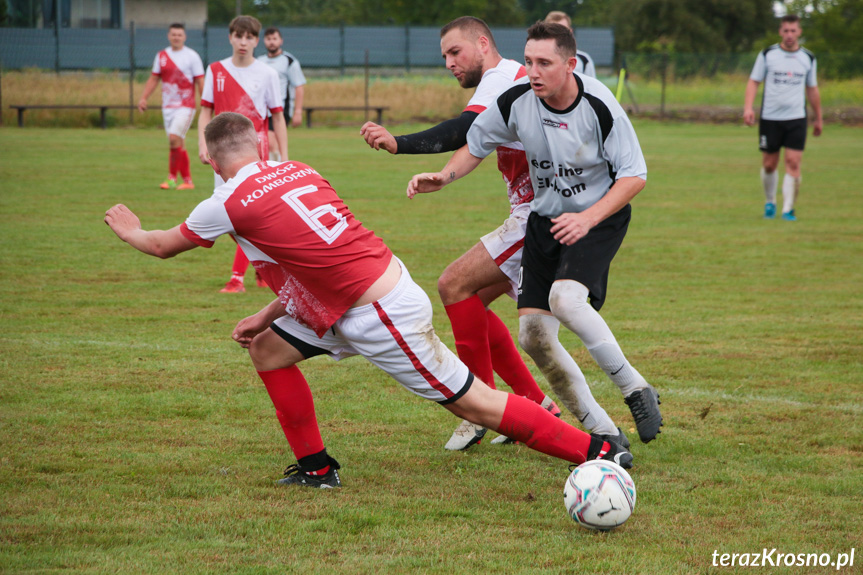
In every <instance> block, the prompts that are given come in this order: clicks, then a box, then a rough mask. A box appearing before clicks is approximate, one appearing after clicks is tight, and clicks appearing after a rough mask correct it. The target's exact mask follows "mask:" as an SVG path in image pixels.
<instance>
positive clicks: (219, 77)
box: [216, 72, 225, 92]
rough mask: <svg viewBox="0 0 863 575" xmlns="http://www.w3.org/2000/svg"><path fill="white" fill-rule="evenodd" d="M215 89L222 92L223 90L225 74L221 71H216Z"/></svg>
mask: <svg viewBox="0 0 863 575" xmlns="http://www.w3.org/2000/svg"><path fill="white" fill-rule="evenodd" d="M216 91H217V92H224V91H225V75H224V74H223V73H222V72H218V73H217V74H216Z"/></svg>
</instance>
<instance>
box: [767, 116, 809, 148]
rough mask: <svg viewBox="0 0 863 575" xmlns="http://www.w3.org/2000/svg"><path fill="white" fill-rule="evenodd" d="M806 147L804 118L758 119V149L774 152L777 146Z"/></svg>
mask: <svg viewBox="0 0 863 575" xmlns="http://www.w3.org/2000/svg"><path fill="white" fill-rule="evenodd" d="M805 147H806V118H800V119H799V120H760V121H759V122H758V149H759V150H761V151H762V152H767V153H768V154H775V153H776V152H778V151H779V148H788V149H790V150H800V151H801V152H802V151H803V148H805Z"/></svg>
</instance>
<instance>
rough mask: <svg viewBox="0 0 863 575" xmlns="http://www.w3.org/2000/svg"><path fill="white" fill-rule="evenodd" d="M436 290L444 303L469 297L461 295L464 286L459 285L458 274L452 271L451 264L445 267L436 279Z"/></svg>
mask: <svg viewBox="0 0 863 575" xmlns="http://www.w3.org/2000/svg"><path fill="white" fill-rule="evenodd" d="M437 291H438V294H439V295H440V299H441V301H442V302H443V304H444V305H450V304H453V303H458V302H460V301H461V300H463V299H467V298H468V297H470V294H468V295H463V292H464V288H463V287H462V285H461V282H460V280H459V276H458V274H456V273H454V272H453V271H452V266H450V267H448V268H446V269H445V270H444V271H443V273H442V274H441V276H440V277H439V278H438V280H437Z"/></svg>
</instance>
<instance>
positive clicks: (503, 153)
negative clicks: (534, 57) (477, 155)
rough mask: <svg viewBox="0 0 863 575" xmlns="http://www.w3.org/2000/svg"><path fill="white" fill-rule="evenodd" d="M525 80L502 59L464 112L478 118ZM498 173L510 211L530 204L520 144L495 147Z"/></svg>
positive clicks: (516, 67)
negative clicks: (501, 96)
mask: <svg viewBox="0 0 863 575" xmlns="http://www.w3.org/2000/svg"><path fill="white" fill-rule="evenodd" d="M526 76H527V71H526V70H525V69H524V66H523V65H521V64H519V63H518V62H516V61H515V60H507V59H506V58H504V59H503V60H501V61H500V62H499V63H498V65H497V66H495V67H494V68H491V69H490V70H486V72H485V74H483V75H482V80H480V82H479V85H478V86H477V87H476V92H474V94H473V97H471V99H470V101H469V102H468V103H467V106H466V107H465V109H464V111H465V112H476V113H477V114H481V113H482V112H483V110H485V109H486V108H488V107H489V106H490V105H491V104H492V103H493V102H494V101H495V100H496V99H497V97H498V96H500V95H501V93H503V92H504V91H506V90H508V89H509V88H511V87H512V86H513V83H514V82H516V81H517V80H518V81H521V79H522V78H525V77H526ZM497 169H498V170H500V173H501V175H502V176H503V181H504V182H506V191H507V195H508V196H509V204H510V208H511V209H515V208H516V207H517V206H520V205H521V204H526V203H529V202H530V201H531V200H533V186H532V185H531V183H530V169H529V166H528V165H527V157H526V156H525V155H524V146H522V145H521V142H511V143H508V144H503V145H502V146H498V148H497Z"/></svg>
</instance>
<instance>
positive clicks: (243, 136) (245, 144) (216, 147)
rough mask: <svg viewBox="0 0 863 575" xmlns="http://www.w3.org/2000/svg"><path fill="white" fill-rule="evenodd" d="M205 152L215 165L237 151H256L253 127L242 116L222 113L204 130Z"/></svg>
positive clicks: (255, 137)
mask: <svg viewBox="0 0 863 575" xmlns="http://www.w3.org/2000/svg"><path fill="white" fill-rule="evenodd" d="M204 141H205V142H206V143H207V151H208V152H209V154H210V157H211V158H213V159H214V160H216V163H222V162H224V160H225V158H226V156H227V155H228V154H230V153H232V152H237V151H252V150H254V151H255V152H257V150H258V134H257V133H256V132H255V125H254V124H252V121H251V120H250V119H248V118H247V117H245V116H244V115H242V114H237V113H236V112H222V113H221V114H219V115H218V116H216V117H215V118H213V119H212V120H211V121H210V123H209V124H207V127H206V128H204Z"/></svg>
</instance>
